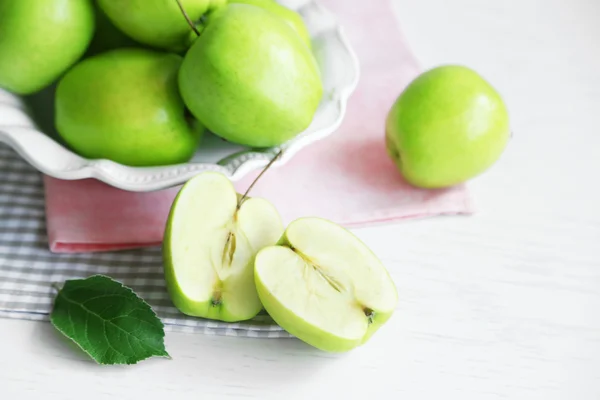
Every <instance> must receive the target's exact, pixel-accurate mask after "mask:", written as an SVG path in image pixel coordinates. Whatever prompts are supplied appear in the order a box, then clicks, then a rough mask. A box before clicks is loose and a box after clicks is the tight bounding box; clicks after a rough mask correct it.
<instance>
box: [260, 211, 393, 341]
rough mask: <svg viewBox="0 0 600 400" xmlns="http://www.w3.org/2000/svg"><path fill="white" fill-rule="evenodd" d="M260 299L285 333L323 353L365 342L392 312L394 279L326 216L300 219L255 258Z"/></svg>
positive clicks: (364, 246)
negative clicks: (274, 243) (325, 217)
mask: <svg viewBox="0 0 600 400" xmlns="http://www.w3.org/2000/svg"><path fill="white" fill-rule="evenodd" d="M254 278H255V283H256V288H257V290H258V295H259V298H260V300H261V302H262V304H263V306H264V307H265V309H266V310H267V312H268V313H269V315H271V317H272V318H273V319H274V320H275V322H277V324H279V325H280V326H281V327H283V328H284V329H285V330H286V331H288V332H289V333H291V334H292V335H294V336H296V337H297V338H299V339H301V340H303V341H304V342H306V343H308V344H310V345H312V346H315V347H317V348H319V349H321V350H324V351H330V352H343V351H348V350H350V349H352V348H354V347H356V346H359V345H361V344H363V343H365V342H366V341H367V340H368V339H369V338H370V337H371V335H372V334H373V333H374V332H375V331H376V330H377V329H378V328H379V327H381V326H382V325H383V324H384V323H385V322H386V321H387V320H388V319H389V318H390V316H391V315H392V313H393V312H394V309H395V308H396V305H397V302H398V293H397V290H396V287H395V285H394V282H393V281H392V279H391V277H390V275H389V274H388V272H387V270H386V269H385V267H384V266H383V265H382V263H381V262H380V261H379V259H378V258H377V257H376V256H375V255H374V254H373V252H372V251H371V250H369V248H368V247H367V246H366V245H365V244H364V243H363V242H362V241H361V240H360V239H358V238H357V237H356V236H354V235H353V234H352V233H350V232H349V231H347V230H346V229H344V228H342V227H341V226H339V225H336V224H334V223H333V222H330V221H327V220H324V219H321V218H300V219H297V220H295V221H293V222H292V223H291V224H290V225H289V226H288V227H287V229H286V230H285V232H284V234H283V236H282V238H281V239H280V240H279V243H278V244H277V245H275V246H269V247H266V248H264V249H262V250H261V251H260V252H259V253H258V254H257V256H256V260H255V268H254Z"/></svg>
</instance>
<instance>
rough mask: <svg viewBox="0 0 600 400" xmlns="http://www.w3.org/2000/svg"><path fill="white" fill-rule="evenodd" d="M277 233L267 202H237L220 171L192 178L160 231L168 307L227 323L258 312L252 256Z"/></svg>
mask: <svg viewBox="0 0 600 400" xmlns="http://www.w3.org/2000/svg"><path fill="white" fill-rule="evenodd" d="M282 233H283V223H282V221H281V217H280V216H279V213H278V212H277V210H276V209H275V207H274V206H273V205H272V204H271V203H269V202H268V201H266V200H263V199H261V198H243V196H241V195H238V194H237V193H236V191H235V188H234V187H233V184H232V183H231V182H230V180H229V179H228V178H227V177H225V176H224V175H222V174H220V173H216V172H205V173H202V174H200V175H197V176H196V177H194V178H193V179H191V180H190V181H188V182H187V183H186V184H185V185H184V186H183V187H182V189H181V190H180V191H179V193H178V195H177V197H176V198H175V201H174V202H173V205H172V207H171V212H170V214H169V219H168V222H167V227H166V230H165V237H164V242H163V243H164V244H163V257H164V264H165V280H166V283H167V289H168V292H169V295H170V297H171V299H172V301H173V303H174V305H175V306H176V307H177V308H178V309H179V310H180V311H181V312H183V313H184V314H187V315H191V316H196V317H204V318H210V319H217V320H222V321H227V322H234V321H242V320H247V319H250V318H252V317H254V316H255V315H256V314H258V313H259V311H260V310H261V309H262V305H261V302H260V300H259V298H258V295H257V293H256V287H255V285H254V277H253V272H254V271H253V262H254V257H255V256H256V254H257V253H258V251H259V250H261V249H262V248H263V247H266V246H270V245H273V244H275V243H277V240H278V239H279V238H280V237H281V236H282Z"/></svg>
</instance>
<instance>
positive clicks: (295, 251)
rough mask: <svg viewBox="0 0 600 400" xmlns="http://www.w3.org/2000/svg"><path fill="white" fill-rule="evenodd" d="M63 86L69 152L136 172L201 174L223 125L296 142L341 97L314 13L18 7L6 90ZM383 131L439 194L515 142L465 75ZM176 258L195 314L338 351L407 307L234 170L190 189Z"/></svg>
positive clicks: (166, 6)
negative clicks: (267, 322)
mask: <svg viewBox="0 0 600 400" xmlns="http://www.w3.org/2000/svg"><path fill="white" fill-rule="evenodd" d="M56 81H58V85H57V89H56V98H55V100H56V107H55V108H56V109H55V125H56V128H57V130H58V132H59V134H60V135H61V137H62V138H63V139H64V141H65V142H66V143H67V144H68V145H69V146H70V147H71V148H72V149H73V150H75V151H76V152H78V153H79V154H81V155H83V156H85V157H88V158H107V159H111V160H114V161H117V162H120V163H122V164H127V165H134V166H148V165H164V164H173V163H181V162H186V161H187V160H189V159H190V158H191V157H192V155H193V153H194V152H195V150H196V148H197V146H198V145H199V143H200V139H201V137H202V135H203V133H204V132H205V130H209V131H211V132H212V133H214V134H216V135H217V136H220V137H222V138H223V139H225V140H228V141H231V142H235V143H238V144H241V145H245V146H250V147H270V146H277V145H280V144H282V143H284V142H286V141H287V140H289V139H291V138H293V137H294V136H295V135H297V134H299V133H300V132H302V131H303V130H305V129H306V128H307V127H308V125H309V124H310V123H311V121H312V119H313V116H314V114H315V112H316V109H317V107H318V104H319V102H320V100H321V97H322V94H323V88H322V83H321V80H320V72H319V69H318V65H317V63H316V61H315V59H314V57H313V55H312V51H311V43H310V38H309V35H308V32H307V30H306V27H305V26H304V22H303V21H302V18H301V17H300V15H298V14H297V13H295V12H294V11H292V10H289V9H287V8H285V7H283V6H281V5H279V4H278V3H276V2H275V1H273V0H229V1H227V0H97V2H96V3H92V1H91V0H0V87H3V88H6V89H8V90H10V91H13V92H14V93H17V94H24V95H25V94H31V93H35V92H37V91H40V90H42V89H44V88H46V87H48V86H49V85H51V84H52V83H53V82H56ZM381 122H382V139H383V135H384V132H383V131H385V140H386V145H387V149H388V153H389V156H390V157H391V158H392V160H393V161H394V162H395V163H396V165H397V166H398V169H399V171H400V172H401V173H402V175H403V176H404V178H405V179H406V180H407V181H408V182H409V183H411V184H413V185H415V186H419V187H424V188H440V187H448V186H452V185H456V184H459V183H461V182H464V181H466V180H468V179H470V178H472V177H474V176H476V175H478V174H480V173H481V172H483V171H484V170H486V169H487V168H489V167H490V166H491V165H492V164H493V163H494V162H495V161H496V160H497V159H498V158H499V157H500V154H501V153H502V151H503V149H504V147H505V146H506V144H507V141H508V139H509V137H510V129H509V121H508V113H507V109H506V106H505V104H504V103H503V101H502V99H501V98H500V96H499V94H498V93H497V92H496V91H495V90H494V88H493V87H492V86H491V85H489V83H487V82H486V81H485V80H484V79H483V78H482V77H481V76H479V75H478V74H477V73H476V72H474V71H472V70H470V69H468V68H466V67H462V66H442V67H438V68H434V69H432V70H430V71H426V72H425V73H423V74H421V75H420V76H419V77H417V78H416V79H415V80H414V81H413V82H411V83H410V84H409V85H408V86H407V88H406V89H405V90H404V91H403V92H402V93H401V94H400V96H399V97H398V99H397V101H396V102H395V104H394V105H393V106H392V107H391V110H390V111H389V113H388V118H387V121H386V123H385V124H384V121H381ZM384 125H385V129H384ZM267 169H268V167H267ZM263 172H264V171H263ZM308 195H310V194H308ZM163 254H164V264H165V279H166V283H167V288H168V291H169V294H170V296H171V298H172V300H173V303H174V304H175V306H176V307H177V308H178V309H179V310H180V311H181V312H183V313H185V314H187V315H191V316H197V317H203V318H211V319H216V320H222V321H228V322H235V321H243V320H248V319H251V318H253V317H255V316H256V315H257V314H259V313H260V312H261V310H263V309H264V310H266V311H267V312H268V313H269V315H270V316H271V317H272V318H273V319H274V320H275V322H277V323H278V324H279V325H280V326H281V327H283V328H284V329H285V330H287V331H288V332H290V333H291V334H293V335H295V336H296V337H298V338H299V339H301V340H303V341H305V342H307V343H309V344H311V345H313V346H315V347H317V348H319V349H322V350H326V351H334V352H341V351H348V350H350V349H352V348H355V347H356V346H359V345H361V344H363V343H365V342H366V341H367V340H368V339H369V338H370V337H371V336H372V335H373V333H374V332H375V331H376V330H377V329H379V328H380V327H381V326H382V325H383V324H384V323H385V322H386V321H387V320H388V319H389V318H390V316H391V315H392V313H393V311H394V309H395V308H396V306H397V302H398V293H397V290H396V287H395V285H394V282H393V281H392V279H391V277H390V275H389V274H388V272H387V271H386V269H385V267H384V266H383V265H382V263H381V262H380V260H379V259H378V258H377V257H376V256H375V255H374V254H373V252H371V251H370V250H369V249H368V248H367V246H366V245H365V244H364V243H362V242H361V241H360V240H359V239H358V238H357V237H356V236H354V235H353V234H352V233H350V232H349V231H347V230H345V229H344V228H342V227H340V226H338V225H336V224H334V223H332V222H330V221H327V220H324V219H320V218H316V217H310V218H300V219H297V220H295V221H293V222H291V223H290V224H289V225H288V226H287V227H284V226H283V222H282V220H281V217H280V216H279V213H278V212H277V210H276V209H275V207H274V206H273V205H272V204H271V203H269V202H268V201H267V200H265V199H260V198H251V197H248V195H247V193H246V194H244V195H240V194H238V193H236V191H235V189H234V187H233V185H232V183H231V182H230V181H229V179H228V178H227V177H225V176H224V175H221V174H218V173H213V172H206V173H202V174H200V175H198V176H196V177H195V178H193V179H191V180H190V181H188V182H187V183H186V184H185V185H184V186H183V188H182V189H181V190H180V192H179V194H178V196H177V198H176V199H175V201H174V203H173V205H172V208H171V212H170V215H169V218H168V223H167V226H166V230H165V236H164V243H163Z"/></svg>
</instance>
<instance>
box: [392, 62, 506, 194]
mask: <svg viewBox="0 0 600 400" xmlns="http://www.w3.org/2000/svg"><path fill="white" fill-rule="evenodd" d="M509 137H510V126H509V118H508V111H507V108H506V106H505V104H504V102H503V101H502V98H501V97H500V95H499V94H498V92H497V91H496V90H495V89H494V88H493V87H492V86H491V85H490V84H489V83H488V82H487V81H486V80H485V79H484V78H482V77H481V76H480V75H479V74H477V73H476V72H475V71H473V70H471V69H469V68H467V67H463V66H457V65H446V66H441V67H437V68H434V69H431V70H429V71H426V72H424V73H423V74H421V75H420V76H418V77H417V78H416V79H415V80H413V81H412V82H411V83H410V84H409V85H408V87H407V88H406V89H405V90H404V91H403V92H402V94H401V95H400V96H399V97H398V99H397V100H396V102H395V103H394V105H393V107H392V109H391V110H390V112H389V114H388V118H387V123H386V144H387V149H388V153H389V155H390V157H391V158H392V159H393V160H394V162H395V163H396V165H397V166H398V168H399V170H400V172H401V173H402V174H403V176H404V177H405V179H406V180H407V181H408V182H409V183H411V184H413V185H415V186H419V187H424V188H442V187H448V186H453V185H456V184H458V183H462V182H465V181H467V180H469V179H471V178H473V177H475V176H477V175H479V174H480V173H482V172H483V171H485V170H486V169H487V168H489V167H490V166H491V165H492V164H493V163H494V162H496V160H498V158H499V157H500V155H501V154H502V152H503V151H504V148H505V146H506V144H507V142H508V140H509Z"/></svg>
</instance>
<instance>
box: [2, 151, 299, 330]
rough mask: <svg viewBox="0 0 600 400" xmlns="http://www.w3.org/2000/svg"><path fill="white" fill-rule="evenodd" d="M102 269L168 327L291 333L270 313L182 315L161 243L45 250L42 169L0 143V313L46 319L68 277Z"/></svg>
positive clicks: (84, 274) (176, 328)
mask: <svg viewBox="0 0 600 400" xmlns="http://www.w3.org/2000/svg"><path fill="white" fill-rule="evenodd" d="M95 274H103V275H108V276H110V277H111V278H113V279H115V280H118V281H120V282H122V283H123V284H124V285H126V286H129V287H131V288H132V289H133V290H134V291H135V292H136V293H138V295H139V296H140V297H142V298H143V299H144V300H146V301H147V302H148V303H149V304H150V305H151V306H152V308H153V309H154V310H155V311H156V313H157V314H158V316H159V317H160V318H161V320H162V321H163V323H164V324H165V326H166V328H167V329H168V330H175V331H184V332H199V333H204V334H209V335H228V336H246V337H268V338H280V337H291V336H290V335H289V334H288V333H286V332H285V331H283V330H282V329H281V328H280V327H279V326H277V325H275V324H274V323H273V321H272V320H271V319H270V318H269V316H268V315H259V316H257V317H256V318H254V319H253V320H251V321H247V322H239V323H224V322H218V321H210V320H206V319H201V318H192V317H188V316H185V315H183V314H181V313H180V312H179V311H178V310H177V309H176V308H175V307H174V306H173V304H172V303H171V300H170V299H169V296H168V294H167V291H166V288H165V283H164V278H163V270H162V256H161V252H160V249H159V248H146V249H140V250H133V251H119V252H112V253H87V254H53V253H51V252H50V251H49V250H48V239H47V236H46V226H45V214H44V188H43V185H42V179H41V174H40V173H39V172H38V171H36V170H35V169H33V168H32V167H31V166H30V165H29V164H27V163H26V162H25V161H23V160H22V159H21V158H20V157H19V156H18V155H17V154H16V153H15V152H14V151H13V150H12V149H10V148H9V147H7V146H5V145H3V144H1V143H0V317H5V318H19V319H30V320H47V319H48V315H49V313H50V311H51V310H52V303H53V299H54V297H55V296H56V289H55V288H54V287H53V284H58V285H61V284H62V283H63V282H64V281H65V280H67V279H73V278H85V277H88V276H90V275H95Z"/></svg>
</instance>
